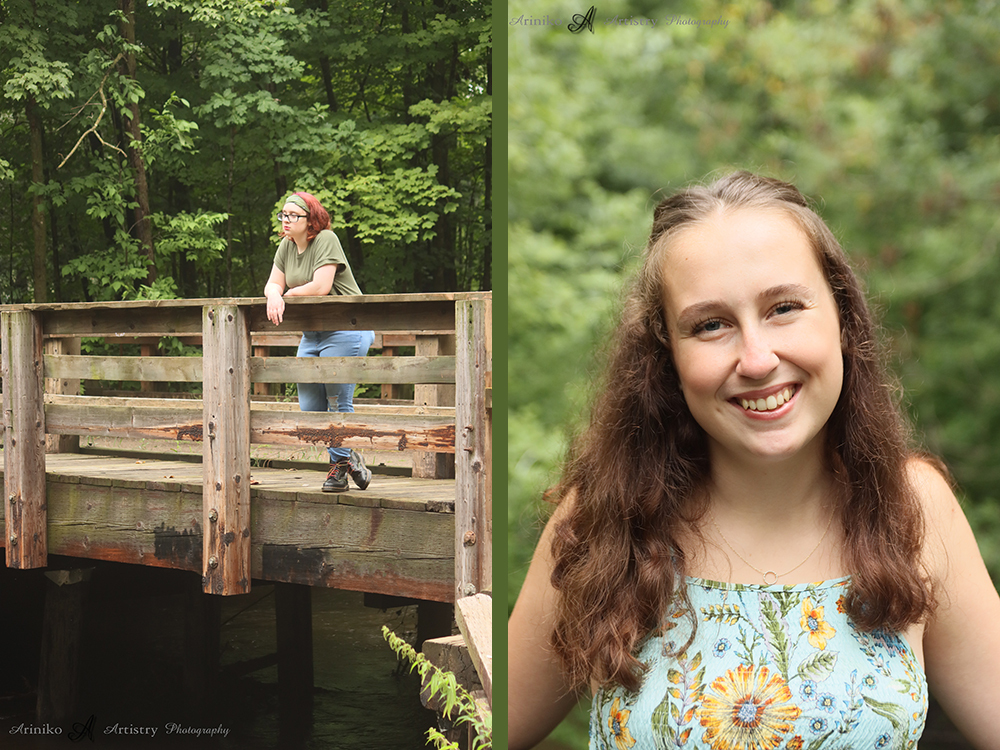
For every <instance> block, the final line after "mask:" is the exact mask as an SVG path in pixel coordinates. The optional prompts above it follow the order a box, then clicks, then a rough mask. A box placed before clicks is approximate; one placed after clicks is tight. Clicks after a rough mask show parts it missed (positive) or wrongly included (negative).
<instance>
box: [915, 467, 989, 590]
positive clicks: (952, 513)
mask: <svg viewBox="0 0 1000 750" xmlns="http://www.w3.org/2000/svg"><path fill="white" fill-rule="evenodd" d="M906 468H907V473H908V475H909V478H910V482H911V486H912V487H913V490H914V493H915V494H916V498H917V502H918V503H919V505H920V509H921V511H922V513H923V516H924V529H925V538H924V559H925V564H926V565H927V567H928V569H929V570H930V571H931V572H932V573H933V574H934V575H935V578H937V579H938V581H941V580H942V579H945V578H947V576H948V572H947V569H948V567H949V560H951V559H952V558H953V553H954V550H955V548H956V545H962V544H967V543H968V542H969V541H970V537H971V536H972V532H971V529H970V528H969V524H968V521H966V518H965V513H964V512H963V511H962V507H961V505H960V504H959V502H958V498H957V497H956V496H955V490H954V487H953V482H952V479H951V476H950V474H949V473H948V469H947V468H946V467H945V466H944V464H943V463H941V462H940V461H939V460H937V459H935V458H928V457H923V456H920V457H914V458H912V459H910V461H909V462H908V464H907V467H906ZM973 543H974V541H973Z"/></svg>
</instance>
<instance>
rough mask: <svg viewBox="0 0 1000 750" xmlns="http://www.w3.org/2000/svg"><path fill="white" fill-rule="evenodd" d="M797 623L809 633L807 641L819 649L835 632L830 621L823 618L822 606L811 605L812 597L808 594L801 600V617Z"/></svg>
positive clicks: (822, 648) (823, 647)
mask: <svg viewBox="0 0 1000 750" xmlns="http://www.w3.org/2000/svg"><path fill="white" fill-rule="evenodd" d="M799 623H800V624H801V625H802V629H803V630H805V631H807V632H808V633H809V643H810V644H812V646H813V648H818V649H820V650H821V651H822V650H824V649H825V648H826V642H827V640H829V639H830V638H833V636H835V635H836V634H837V631H836V630H834V629H833V627H832V626H831V625H830V623H828V622H826V620H824V619H823V608H822V607H813V603H812V599H811V598H810V597H808V596H807V597H806V598H805V601H803V602H802V619H801V620H799Z"/></svg>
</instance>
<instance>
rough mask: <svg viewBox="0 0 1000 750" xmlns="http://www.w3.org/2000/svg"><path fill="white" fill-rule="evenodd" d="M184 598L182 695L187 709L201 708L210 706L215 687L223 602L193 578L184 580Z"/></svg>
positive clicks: (181, 656)
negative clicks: (188, 707) (185, 698)
mask: <svg viewBox="0 0 1000 750" xmlns="http://www.w3.org/2000/svg"><path fill="white" fill-rule="evenodd" d="M186 575H187V574H185V576H186ZM184 596H185V602H184V652H183V654H181V655H180V658H181V660H182V665H181V669H182V671H183V685H184V693H185V695H186V696H187V699H188V702H189V705H190V706H199V707H203V706H206V705H211V701H213V700H214V698H215V695H216V690H217V687H218V679H219V653H220V650H221V645H220V639H221V628H222V622H221V620H222V600H221V599H220V598H219V597H217V596H206V595H205V593H204V592H203V591H202V590H201V582H200V581H197V580H195V577H194V576H193V575H192V576H191V578H190V580H185V586H184ZM202 713H203V714H205V713H208V712H202Z"/></svg>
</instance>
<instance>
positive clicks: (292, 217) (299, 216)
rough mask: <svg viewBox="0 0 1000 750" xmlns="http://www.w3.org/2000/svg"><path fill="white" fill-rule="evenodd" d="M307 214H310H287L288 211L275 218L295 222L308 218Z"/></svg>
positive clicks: (290, 222)
mask: <svg viewBox="0 0 1000 750" xmlns="http://www.w3.org/2000/svg"><path fill="white" fill-rule="evenodd" d="M306 216H308V214H286V213H280V214H278V215H277V216H276V217H275V218H276V219H277V220H278V221H287V222H288V223H289V224H294V223H295V222H297V221H298V220H299V219H304V218H306Z"/></svg>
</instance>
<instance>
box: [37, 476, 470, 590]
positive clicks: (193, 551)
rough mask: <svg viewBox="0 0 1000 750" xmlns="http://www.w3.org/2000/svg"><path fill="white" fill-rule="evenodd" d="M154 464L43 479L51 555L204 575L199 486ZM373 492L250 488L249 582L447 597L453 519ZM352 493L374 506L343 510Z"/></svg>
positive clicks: (450, 583) (410, 492) (413, 502)
mask: <svg viewBox="0 0 1000 750" xmlns="http://www.w3.org/2000/svg"><path fill="white" fill-rule="evenodd" d="M129 463H133V464H134V462H129ZM156 466H157V463H156V462H146V463H145V464H144V465H143V467H142V470H143V471H145V472H146V473H147V475H148V476H149V477H150V481H136V480H132V479H117V478H112V474H109V476H107V477H103V478H102V477H84V478H81V477H73V476H66V475H61V476H55V477H50V478H49V481H48V498H49V501H48V502H49V512H48V520H49V551H50V553H51V554H53V555H66V556H69V557H78V558H85V559H94V560H109V561H113V562H123V563H130V564H134V565H146V566H152V567H163V568H176V569H180V570H191V571H195V572H198V573H199V574H201V573H202V560H203V551H202V548H203V546H204V544H203V520H202V519H203V508H202V495H201V486H200V485H199V484H196V483H187V482H180V481H177V480H175V479H173V478H168V477H165V476H163V472H162V471H160V472H156V470H155V467H156ZM136 470H138V469H136ZM319 477H320V479H322V475H321V474H320V475H319ZM74 479H75V480H77V481H72V480H74ZM154 479H155V480H157V481H153V480H154ZM82 480H85V481H82ZM412 482H413V480H405V483H406V486H407V487H409V486H410V484H411V483H412ZM427 484H429V483H426V482H425V483H422V486H423V485H427ZM434 484H435V485H436V484H438V483H434ZM440 484H441V485H444V486H447V489H446V490H444V491H437V492H436V493H435V495H434V496H435V497H440V496H442V494H450V493H451V492H453V486H452V485H451V483H450V482H449V483H445V482H440ZM317 486H318V485H317ZM376 490H377V488H376V484H375V483H373V484H372V487H369V489H368V490H367V491H366V492H365V493H345V494H350V495H351V496H352V497H346V496H345V497H341V496H336V497H333V496H330V495H320V493H318V492H316V491H315V490H313V491H311V492H300V493H296V492H289V491H274V490H264V489H260V488H256V487H255V488H253V489H252V503H253V509H254V511H253V526H252V534H251V537H250V539H251V553H250V557H251V565H250V572H251V574H252V576H253V578H256V579H258V580H267V581H285V582H288V583H301V584H306V585H309V586H324V587H332V588H340V589H346V590H350V591H367V592H372V593H379V594H390V595H395V596H407V597H412V598H414V599H423V600H431V601H441V602H447V601H451V600H452V598H453V576H454V569H455V559H454V538H455V517H454V515H453V514H452V513H451V512H429V511H428V510H427V509H426V508H427V507H428V506H432V505H435V501H434V500H432V499H428V500H426V501H420V500H418V499H416V497H417V495H418V493H419V488H418V489H412V490H411V489H405V490H403V492H404V494H406V495H407V496H408V497H413V498H414V499H412V500H408V501H406V502H402V501H394V500H393V499H392V498H391V497H390V496H389V495H386V494H381V495H379V494H372V493H373V492H374V491H376ZM355 495H364V497H363V498H361V497H359V498H357V500H368V501H369V502H373V503H375V505H374V506H372V507H368V506H363V505H348V504H344V502H346V501H349V500H353V499H355V498H354V497H353V496H355ZM428 497H430V496H428ZM437 504H441V505H443V503H440V502H439V503H437ZM397 506H398V507H397Z"/></svg>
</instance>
